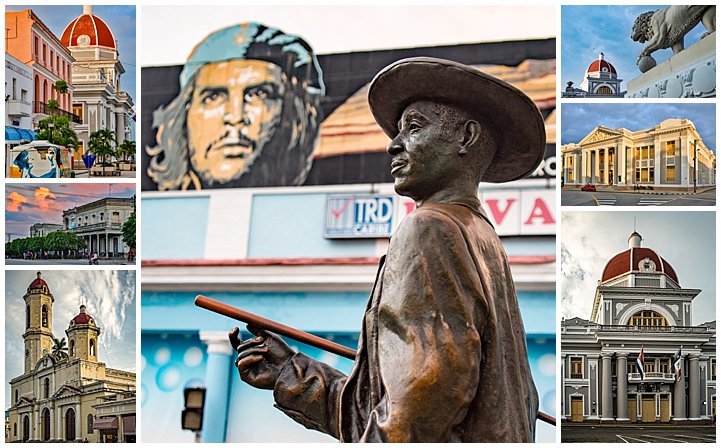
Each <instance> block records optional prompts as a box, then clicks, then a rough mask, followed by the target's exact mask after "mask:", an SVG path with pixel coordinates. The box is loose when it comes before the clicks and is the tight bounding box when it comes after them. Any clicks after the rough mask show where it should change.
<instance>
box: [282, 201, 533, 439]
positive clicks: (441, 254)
mask: <svg viewBox="0 0 721 448" xmlns="http://www.w3.org/2000/svg"><path fill="white" fill-rule="evenodd" d="M274 398H275V401H276V407H278V408H279V409H281V410H282V411H283V412H285V413H286V414H288V415H289V416H291V417H292V418H293V419H295V420H296V421H298V422H300V423H301V424H303V425H305V426H306V427H308V428H311V429H316V430H319V431H322V432H325V433H327V434H330V435H332V436H334V437H336V438H338V439H340V440H341V441H344V442H532V441H533V437H534V428H535V420H536V414H537V410H538V397H537V393H536V388H535V386H534V384H533V379H532V377H531V372H530V368H529V365H528V355H527V350H526V336H525V332H524V330H523V322H522V320H521V315H520V311H519V309H518V301H517V299H516V292H515V288H514V285H513V280H512V278H511V271H510V267H509V265H508V260H507V257H506V254H505V251H504V250H503V246H502V244H501V241H500V239H499V238H498V235H496V232H495V231H494V229H493V226H492V225H491V223H490V222H489V221H488V218H487V217H486V216H485V214H484V212H483V211H482V209H481V208H480V204H479V202H478V200H477V199H476V198H467V199H463V200H460V201H454V202H451V203H429V204H424V205H422V206H421V207H419V208H418V209H417V210H416V211H414V212H413V213H411V214H410V215H408V216H407V217H406V219H405V220H404V221H403V222H402V223H401V225H400V227H399V228H398V230H397V232H396V234H395V235H394V236H393V238H392V239H391V242H390V246H389V249H388V254H387V256H386V257H385V259H381V263H380V268H379V271H378V275H377V278H376V281H375V285H374V287H373V292H372V293H371V296H370V301H369V304H368V306H367V309H366V312H365V317H364V321H363V327H362V330H361V336H360V340H359V346H358V352H357V355H356V359H355V364H354V366H353V370H352V372H351V374H350V376H348V377H346V376H345V375H344V374H342V373H341V372H339V371H337V370H335V369H333V368H332V367H330V366H328V365H326V364H323V363H321V362H318V361H315V360H314V359H312V358H310V357H308V356H306V355H303V354H302V353H298V354H296V355H294V356H293V358H291V360H290V361H289V362H288V363H286V365H285V366H284V367H283V369H282V370H281V373H280V376H279V378H278V381H277V382H276V385H275V388H274Z"/></svg>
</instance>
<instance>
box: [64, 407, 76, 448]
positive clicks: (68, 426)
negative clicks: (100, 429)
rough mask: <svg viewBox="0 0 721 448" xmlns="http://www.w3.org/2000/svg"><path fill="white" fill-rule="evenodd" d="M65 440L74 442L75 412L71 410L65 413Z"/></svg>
mask: <svg viewBox="0 0 721 448" xmlns="http://www.w3.org/2000/svg"><path fill="white" fill-rule="evenodd" d="M65 440H67V441H69V442H72V441H73V440H75V410H74V409H72V408H70V409H68V412H66V413H65Z"/></svg>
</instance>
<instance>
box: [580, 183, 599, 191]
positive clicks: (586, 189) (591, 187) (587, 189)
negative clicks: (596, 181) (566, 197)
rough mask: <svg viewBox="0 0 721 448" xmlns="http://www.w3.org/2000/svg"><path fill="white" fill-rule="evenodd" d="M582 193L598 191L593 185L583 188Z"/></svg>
mask: <svg viewBox="0 0 721 448" xmlns="http://www.w3.org/2000/svg"><path fill="white" fill-rule="evenodd" d="M581 191H596V186H595V185H591V184H586V185H584V186H583V187H581Z"/></svg>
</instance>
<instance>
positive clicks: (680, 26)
mask: <svg viewBox="0 0 721 448" xmlns="http://www.w3.org/2000/svg"><path fill="white" fill-rule="evenodd" d="M699 22H701V23H703V26H704V27H706V30H707V32H706V33H705V34H704V35H703V36H702V37H701V38H704V37H706V36H708V35H709V34H711V33H713V32H714V31H716V6H713V5H700V6H683V5H673V6H669V7H668V8H664V9H658V10H656V11H648V12H645V13H643V14H641V15H640V16H638V17H637V18H636V21H635V22H634V24H633V30H632V32H631V39H633V40H634V41H635V42H641V43H646V42H648V43H646V46H645V47H644V49H643V51H641V54H639V55H638V59H637V60H636V63H637V64H638V63H639V62H640V61H641V59H642V58H645V57H649V58H651V53H653V52H654V51H656V50H661V49H664V48H671V49H672V50H673V54H677V53H679V52H680V51H682V50H683V49H684V45H683V38H684V36H685V35H686V34H687V33H688V32H689V31H691V30H692V29H693V28H694V27H695V26H696V25H698V23H699ZM651 59H652V58H651ZM654 62H655V61H654ZM654 65H655V63H654ZM639 68H641V67H640V65H639ZM642 71H645V70H643V69H642Z"/></svg>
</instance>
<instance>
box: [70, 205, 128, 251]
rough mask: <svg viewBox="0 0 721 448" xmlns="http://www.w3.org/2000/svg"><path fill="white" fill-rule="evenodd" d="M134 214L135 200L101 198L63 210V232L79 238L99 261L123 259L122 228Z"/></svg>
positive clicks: (125, 246) (124, 246) (124, 248)
mask: <svg viewBox="0 0 721 448" xmlns="http://www.w3.org/2000/svg"><path fill="white" fill-rule="evenodd" d="M133 212H135V197H132V198H113V197H108V198H103V199H100V200H97V201H95V202H91V203H89V204H85V205H80V206H78V207H74V208H71V209H68V210H63V229H65V230H67V231H70V232H73V233H75V234H77V235H80V236H82V237H83V238H84V239H85V243H86V245H85V247H86V248H87V249H88V250H89V251H90V252H96V253H98V254H99V255H100V256H101V257H110V258H112V257H123V256H125V255H126V254H127V252H128V250H129V247H128V246H127V245H126V244H125V243H124V242H123V224H124V223H125V220H127V219H128V218H129V217H130V215H131V214H133Z"/></svg>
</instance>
